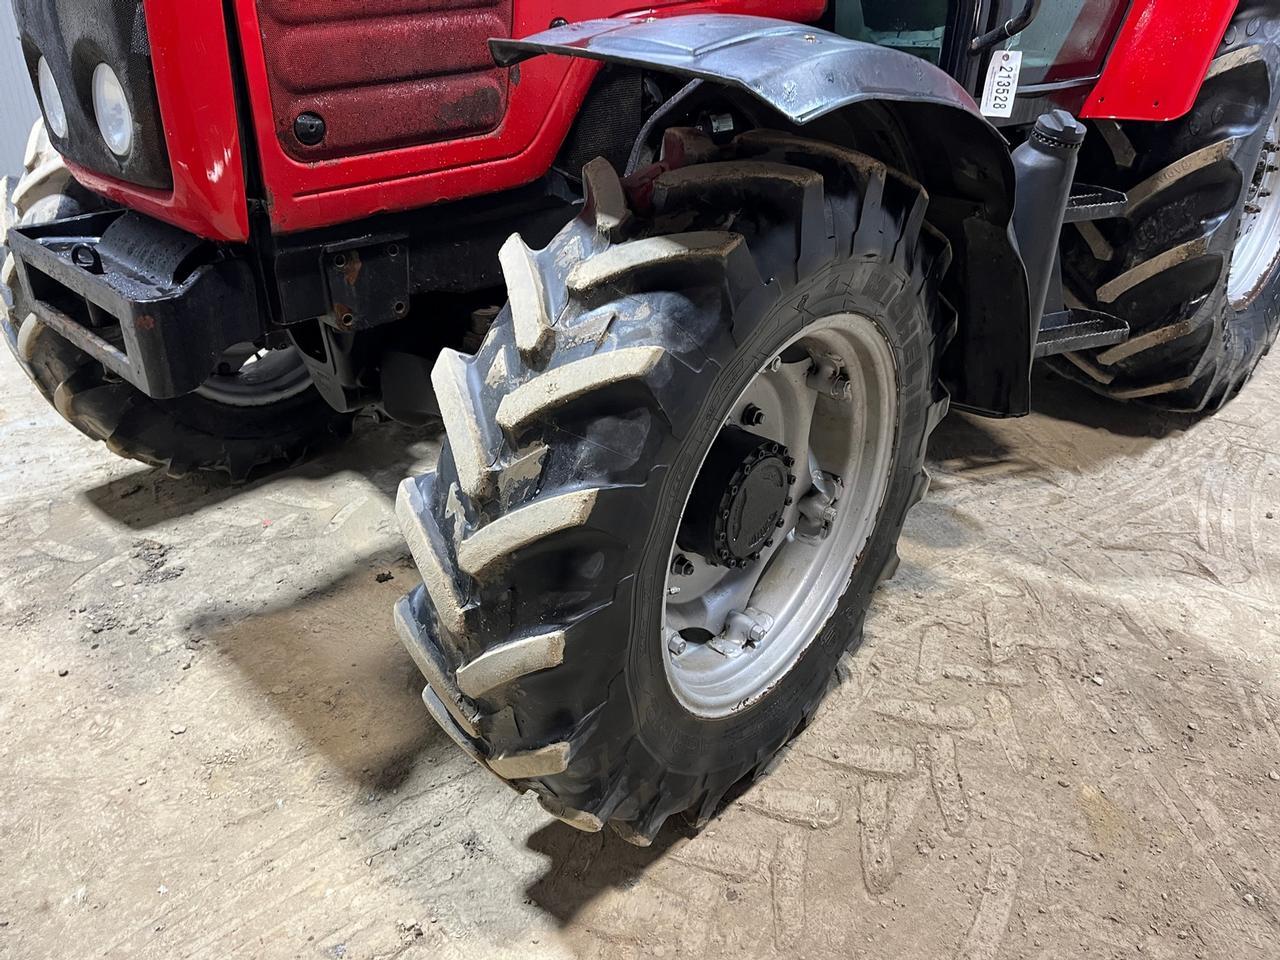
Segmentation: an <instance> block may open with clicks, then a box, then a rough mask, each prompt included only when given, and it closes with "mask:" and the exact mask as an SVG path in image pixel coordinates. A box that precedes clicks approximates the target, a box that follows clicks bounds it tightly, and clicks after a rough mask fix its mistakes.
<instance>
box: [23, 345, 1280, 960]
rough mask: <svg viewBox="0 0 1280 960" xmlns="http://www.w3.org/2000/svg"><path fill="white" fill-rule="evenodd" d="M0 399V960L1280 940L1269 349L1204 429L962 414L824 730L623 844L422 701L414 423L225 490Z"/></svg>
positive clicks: (838, 953) (1137, 418) (1128, 419)
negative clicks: (414, 609)
mask: <svg viewBox="0 0 1280 960" xmlns="http://www.w3.org/2000/svg"><path fill="white" fill-rule="evenodd" d="M0 387H2V389H0V444H2V449H3V452H2V453H0V583H2V584H3V586H2V587H0V636H2V637H3V638H4V641H5V643H4V652H5V658H4V665H3V667H0V676H3V680H2V681H0V957H4V958H14V960H19V958H20V960H36V958H44V957H48V958H58V960H65V958H78V957H111V958H125V957H128V958H187V957H201V958H204V957H208V958H226V957H263V958H275V957H298V958H327V960H342V958H391V957H406V958H411V957H423V958H427V957H430V958H432V960H435V958H441V960H450V958H486V960H487V958H495V957H497V958H500V957H521V958H524V957H534V958H541V957H568V956H586V957H592V956H607V957H609V958H610V960H629V958H640V957H644V958H651V957H686V956H690V957H692V956H696V957H702V958H720V957H725V958H728V957H732V958H739V960H740V958H755V957H788V958H793V957H815V958H817V957H840V958H848V957H858V958H868V960H872V958H886V960H888V958H894V960H903V958H909V960H916V958H925V960H931V958H955V960H996V958H1030V960H1057V958H1068V957H1069V958H1072V960H1089V958H1138V957H1154V958H1183V957H1186V958H1201V957H1202V958H1222V960H1228V958H1229V960H1249V958H1275V957H1277V956H1280V726H1278V722H1280V656H1278V655H1280V603H1278V602H1277V600H1278V596H1277V595H1278V594H1280V520H1277V519H1276V516H1277V515H1278V514H1280V476H1278V474H1280V416H1277V411H1280V360H1276V359H1274V358H1273V359H1272V360H1271V361H1270V362H1269V363H1267V364H1264V365H1263V368H1262V371H1261V373H1260V376H1259V378H1258V380H1257V381H1256V382H1255V383H1254V384H1253V385H1251V386H1250V387H1249V388H1248V389H1247V390H1246V391H1245V393H1244V395H1243V396H1242V397H1241V398H1240V399H1239V400H1237V401H1236V402H1234V403H1233V404H1231V406H1230V407H1228V408H1227V409H1226V410H1225V411H1223V412H1222V413H1221V414H1219V415H1218V416H1216V417H1214V418H1213V419H1211V420H1205V421H1202V422H1196V421H1194V420H1190V419H1183V418H1178V417H1168V416H1161V415H1157V414H1152V413H1150V412H1144V411H1142V410H1139V409H1132V408H1119V407H1114V406H1111V405H1108V404H1105V403H1102V402H1100V401H1097V400H1095V399H1093V398H1091V397H1089V396H1088V395H1086V394H1084V393H1082V392H1081V391H1079V390H1077V389H1075V388H1074V387H1072V386H1070V385H1067V384H1064V383H1061V382H1052V381H1048V380H1043V381H1042V382H1040V383H1038V384H1037V390H1038V397H1039V399H1038V402H1037V412H1036V414H1035V415H1034V416H1032V417H1030V418H1028V419H1025V420H1021V421H1011V422H1000V423H997V422H991V421H983V420H978V419H974V418H969V417H966V416H963V415H955V416H953V417H951V418H950V419H949V420H948V421H947V422H946V423H945V424H944V425H943V426H942V428H940V430H939V431H938V434H937V436H936V437H935V442H934V444H933V450H932V461H933V464H932V467H933V473H934V484H933V490H932V495H931V497H930V498H929V499H928V500H926V502H925V503H924V504H922V505H921V506H920V507H919V508H917V510H916V511H915V512H914V513H913V514H912V516H911V519H910V522H909V523H908V526H907V530H906V535H905V542H904V544H903V548H902V555H903V564H902V567H901V570H900V571H899V574H898V576H897V578H896V579H895V580H894V581H893V582H892V583H890V584H889V585H887V587H886V588H885V589H884V590H883V591H882V592H881V593H880V595H879V596H878V598H877V600H876V603H875V607H874V613H873V616H872V618H871V620H870V625H869V630H868V636H867V640H866V643H865V645H864V646H863V648H862V649H861V650H860V651H859V652H858V653H857V654H856V655H854V656H851V657H848V658H846V662H845V664H844V667H843V670H842V675H841V683H840V685H839V687H838V688H837V689H835V690H834V692H833V693H832V695H831V696H830V697H829V698H828V700H827V702H826V704H825V706H824V708H823V710H822V712H821V714H820V715H819V717H818V719H817V720H816V722H815V723H814V724H813V725H812V726H811V727H810V728H809V729H808V730H807V731H806V732H805V733H804V734H802V735H801V736H800V737H799V738H798V739H797V740H796V741H795V742H794V744H793V745H792V746H791V747H790V749H789V750H788V751H787V752H786V753H785V754H784V756H783V757H782V758H781V760H780V761H779V762H778V764H777V765H776V769H774V771H773V772H772V774H771V775H770V776H768V777H766V778H765V779H764V780H762V781H761V782H759V783H758V784H756V785H755V786H753V787H752V788H751V789H749V790H747V791H746V792H744V793H742V794H741V795H740V796H738V797H737V798H736V799H735V800H734V801H733V802H732V803H731V804H730V805H729V806H728V807H727V808H726V809H725V810H724V812H723V813H722V814H721V815H720V816H719V817H718V818H717V819H716V820H715V821H713V822H712V824H711V825H710V826H709V827H708V828H707V829H705V830H703V831H702V832H701V833H699V834H696V835H695V834H693V833H692V832H690V831H688V830H687V829H686V830H683V831H682V830H681V829H680V828H678V827H671V826H669V827H668V828H667V829H666V830H664V832H663V834H662V835H661V837H660V838H659V841H658V842H657V843H656V844H655V845H654V846H653V847H651V848H649V849H643V850H642V849H638V848H635V847H632V846H629V845H627V844H625V843H623V842H622V841H620V840H618V839H617V838H616V837H614V836H613V835H612V834H610V833H605V834H598V835H588V834H583V833H578V832H576V831H574V830H573V829H571V828H569V827H567V826H565V825H563V824H561V823H559V822H558V821H554V820H552V819H551V818H549V817H548V816H547V815H545V814H544V813H543V812H542V811H541V810H540V808H539V807H538V806H537V804H536V803H534V802H533V801H532V799H530V798H529V797H521V796H518V795H516V794H515V793H513V792H512V791H511V790H509V789H507V787H505V786H504V785H503V784H501V783H500V782H498V781H497V780H496V779H495V778H494V777H492V776H491V775H489V774H488V773H486V772H485V771H484V770H482V769H480V768H479V767H477V766H476V765H475V764H473V763H472V762H471V761H469V760H468V759H467V758H465V757H464V756H463V755H462V754H461V753H460V752H459V751H458V750H457V749H456V748H455V747H454V746H453V744H452V743H451V742H449V741H448V740H447V739H446V738H445V736H444V735H443V734H441V733H440V732H439V731H438V730H437V729H436V728H435V727H434V725H433V724H432V723H431V721H430V719H429V718H428V716H427V714H426V712H425V711H424V709H423V707H422V704H421V702H420V701H419V692H420V690H421V684H422V681H421V680H420V679H419V677H418V674H417V672H416V670H415V669H414V666H413V664H412V662H411V661H410V659H409V657H408V655H407V654H406V653H405V652H404V651H403V650H402V649H401V647H400V645H399V644H398V642H397V641H396V639H395V637H394V634H393V631H392V627H391V620H390V610H391V604H392V602H393V601H394V600H395V599H396V598H397V597H399V596H400V595H401V594H402V593H403V592H404V591H405V590H407V589H408V588H409V587H411V586H412V585H413V584H414V583H415V582H416V581H415V576H416V575H415V573H414V572H413V570H412V566H411V563H410V561H409V559H408V557H407V555H406V553H407V552H406V550H405V548H404V545H403V543H402V542H401V539H400V536H399V533H398V532H397V530H396V527H395V524H394V522H393V519H392V497H393V494H394V490H395V486H396V484H397V482H398V481H399V480H400V478H401V477H403V476H404V475H406V474H407V473H409V472H410V471H417V470H421V469H424V468H426V467H427V466H428V465H429V464H430V463H431V461H432V460H433V458H434V456H435V453H436V443H435V441H434V440H433V439H431V438H429V437H423V436H422V435H420V434H417V433H413V432H410V431H406V430H404V429H400V428H395V427H382V428H376V429H366V430H363V431H361V432H360V433H359V434H358V436H357V438H356V439H355V441H354V442H353V443H351V444H350V445H349V446H347V447H346V448H345V449H343V450H341V451H338V452H335V453H333V454H330V455H328V456H326V457H325V458H323V459H322V460H321V461H320V462H319V463H316V464H314V465H311V466H309V467H305V468H302V469H299V470H295V471H293V472H291V473H288V474H286V475H284V476H281V477H277V478H273V479H271V480H268V481H264V482H260V483H256V484H253V485H251V486H248V487H245V488H240V489H231V488H228V487H226V486H225V485H223V484H221V483H219V482H217V481H214V480H209V479H202V478H196V479H188V480H170V479H166V478H165V477H163V476H162V475H160V474H158V473H157V472H155V471H152V470H149V469H145V468H143V467H141V466H140V465H138V464H134V463H129V462H126V461H121V460H117V459H115V458H113V457H112V456H111V455H110V454H109V453H108V452H107V451H106V450H105V449H104V448H103V447H102V446H101V445H93V444H91V443H89V442H88V441H87V440H85V439H84V438H83V437H81V436H80V435H79V434H77V433H76V432H75V431H74V430H72V429H71V428H70V427H67V426H66V425H64V424H63V423H62V422H61V421H59V420H58V418H57V416H56V415H55V414H54V412H53V411H52V410H51V409H48V408H47V407H46V406H45V404H44V403H43V401H41V400H40V399H39V398H38V397H37V396H36V394H35V391H34V390H33V389H31V388H30V387H29V386H28V384H27V383H26V382H25V380H24V379H23V378H22V375H21V373H20V372H19V371H18V369H17V367H16V366H15V365H14V364H13V363H12V362H11V361H10V360H9V358H8V357H7V356H6V357H5V358H4V360H3V361H2V362H0Z"/></svg>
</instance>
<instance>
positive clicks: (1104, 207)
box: [1062, 183, 1129, 223]
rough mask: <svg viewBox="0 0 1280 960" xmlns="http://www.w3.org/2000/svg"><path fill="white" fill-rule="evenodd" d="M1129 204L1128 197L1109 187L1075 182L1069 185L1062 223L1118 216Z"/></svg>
mask: <svg viewBox="0 0 1280 960" xmlns="http://www.w3.org/2000/svg"><path fill="white" fill-rule="evenodd" d="M1128 205H1129V198H1128V197H1127V196H1125V195H1124V194H1123V193H1121V192H1120V191H1119V190H1112V189H1111V188H1110V187H1095V186H1093V185H1091V184H1088V183H1076V184H1073V185H1072V187H1071V196H1070V198H1068V200H1067V212H1066V216H1064V217H1063V221H1062V222H1063V223H1079V222H1080V221H1081V220H1105V219H1106V218H1107V217H1118V216H1120V215H1121V214H1123V213H1124V208H1125V207H1127V206H1128Z"/></svg>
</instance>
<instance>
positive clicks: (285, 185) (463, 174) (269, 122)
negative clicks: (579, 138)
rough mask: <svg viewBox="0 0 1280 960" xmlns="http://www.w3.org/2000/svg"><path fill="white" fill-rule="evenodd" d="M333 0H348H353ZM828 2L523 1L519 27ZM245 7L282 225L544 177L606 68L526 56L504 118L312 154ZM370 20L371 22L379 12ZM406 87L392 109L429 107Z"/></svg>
mask: <svg viewBox="0 0 1280 960" xmlns="http://www.w3.org/2000/svg"><path fill="white" fill-rule="evenodd" d="M333 2H336V3H338V4H342V3H343V2H345V0H333ZM392 2H395V0H382V4H383V5H385V4H387V3H392ZM400 5H401V6H406V5H412V0H400ZM417 5H418V6H421V2H419V3H418V4H417ZM311 6H313V7H314V6H315V4H312V5H311ZM824 6H825V3H824V0H696V2H679V0H668V2H665V3H657V4H654V5H652V6H651V7H649V8H647V9H644V10H640V11H636V10H631V11H627V9H626V8H625V7H623V8H620V9H602V8H601V6H600V4H599V3H598V2H594V0H566V2H565V3H563V4H560V5H556V6H555V7H554V8H552V7H551V6H550V5H547V4H543V3H531V2H522V3H517V4H516V6H515V12H514V18H513V22H512V30H511V32H512V33H513V34H514V35H515V36H526V35H528V34H531V33H537V32H538V31H540V30H543V29H545V28H546V27H547V26H548V24H549V23H550V21H551V19H552V18H553V17H556V16H559V17H564V18H565V19H568V20H585V19H591V18H596V17H604V16H614V15H620V14H623V13H626V12H630V13H632V14H633V15H636V16H668V15H672V14H675V13H692V12H695V11H696V12H706V11H712V10H714V11H718V12H723V13H755V14H761V15H768V16H772V17H777V18H782V19H788V20H798V21H806V20H814V19H817V17H818V16H820V15H821V13H822V10H823V8H824ZM235 8H236V13H237V17H238V19H239V21H240V24H241V35H242V37H243V38H244V62H245V69H246V72H247V74H248V83H249V95H250V100H251V103H252V106H253V120H254V125H255V129H256V132H257V136H258V145H259V150H260V152H261V156H260V161H261V164H262V173H263V179H264V181H265V183H266V188H267V191H268V204H269V206H270V210H271V222H272V225H273V227H274V228H275V229H276V230H277V231H280V232H288V231H296V230H304V229H308V228H311V227H320V226H326V225H329V224H333V223H340V222H344V221H348V220H355V219H359V218H361V217H367V216H370V215H372V214H375V213H380V212H383V211H389V210H405V209H411V208H414V207H420V206H424V205H426V204H430V203H435V202H438V201H441V200H456V199H461V198H463V197H470V196H477V195H481V194H486V193H492V192H495V191H498V190H505V189H509V188H511V187H516V186H519V185H521V184H524V183H528V182H530V181H531V180H534V179H536V178H537V177H539V176H541V175H542V174H544V173H545V172H546V171H547V170H548V169H549V168H550V166H551V162H552V160H554V158H555V155H556V152H557V151H558V150H559V148H560V145H561V144H562V143H563V141H564V138H565V135H566V134H567V133H568V132H569V127H570V125H571V124H572V123H573V119H574V117H575V116H576V115H577V112H578V108H579V107H580V106H581V104H582V100H583V98H584V97H585V96H586V93H587V90H588V88H589V87H590V85H591V80H592V78H593V77H594V76H595V73H596V71H597V69H598V65H596V64H592V63H587V62H584V61H574V62H568V61H565V60H562V59H558V58H556V57H539V58H537V59H535V60H532V61H530V62H528V63H524V64H521V66H520V68H519V73H518V75H513V76H512V77H511V79H510V82H509V84H508V87H507V103H506V107H505V112H504V113H503V115H502V117H501V120H500V122H499V123H498V125H497V126H496V127H494V128H493V129H492V130H490V131H488V132H486V133H481V134H478V135H475V136H467V137H462V138H458V139H450V140H444V141H441V142H437V143H423V144H419V145H416V146H407V147H402V148H400V149H393V150H384V151H380V152H376V153H365V154H359V155H354V156H343V157H341V158H334V159H329V160H320V161H317V162H303V161H300V160H298V159H296V158H295V157H294V156H292V155H291V151H290V150H289V149H287V148H286V146H285V142H282V140H283V139H284V138H282V137H281V135H280V133H281V131H280V123H281V122H282V121H283V120H284V118H283V117H281V119H280V120H279V121H278V120H277V111H276V107H275V105H274V104H273V101H272V76H271V73H270V71H269V69H268V62H267V57H266V54H265V52H264V49H263V44H262V43H261V42H259V41H258V40H256V39H254V38H258V37H261V36H262V35H263V33H262V22H261V19H260V9H259V0H235ZM312 16H313V17H314V16H315V13H314V12H313V13H312ZM364 23H365V25H366V29H367V26H368V24H369V20H367V19H366V20H365V21H364ZM406 28H407V23H406ZM473 76H474V75H473ZM402 95H403V97H404V100H403V101H400V102H399V103H398V104H397V102H395V101H393V102H392V103H390V104H389V105H387V106H384V109H391V110H393V111H395V110H400V111H402V112H410V111H420V110H422V109H424V108H423V107H422V106H421V105H420V104H418V103H417V102H416V99H415V98H417V97H420V96H421V94H420V93H418V92H415V91H413V90H411V89H406V90H404V91H403V94H402ZM287 136H288V135H287V134H286V138H287ZM288 139H291V138H288Z"/></svg>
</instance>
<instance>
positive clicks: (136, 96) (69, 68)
mask: <svg viewBox="0 0 1280 960" xmlns="http://www.w3.org/2000/svg"><path fill="white" fill-rule="evenodd" d="M13 10H14V14H15V16H16V18H17V21H18V35H19V37H20V38H21V40H22V52H23V55H24V56H25V58H26V61H27V69H28V70H29V71H30V73H31V82H32V86H33V87H35V88H36V89H37V90H38V89H39V85H38V83H37V81H36V65H37V64H38V63H39V62H40V58H41V57H42V56H43V57H44V58H45V59H46V60H48V61H49V69H50V70H51V71H52V72H53V77H54V80H56V81H57V84H58V91H59V92H60V93H61V94H62V102H63V105H64V106H65V108H66V111H67V136H66V137H65V138H58V137H53V133H52V131H50V136H51V137H53V142H54V146H55V147H57V149H58V151H59V152H60V153H61V154H62V155H63V156H65V157H66V158H67V159H68V160H70V161H72V162H73V163H77V164H79V165H80V166H82V167H86V168H87V169H89V170H92V171H94V172H95V173H100V174H103V175H105V176H109V177H114V178H116V179H118V180H124V181H126V182H128V183H135V184H138V185H140V186H144V187H156V188H159V189H165V188H168V187H170V186H172V183H173V180H172V176H171V174H170V170H169V157H168V154H167V152H166V150H165V146H164V131H163V129H162V127H161V123H160V108H159V106H158V104H157V102H156V83H155V76H154V75H153V73H152V70H151V44H150V42H149V41H148V39H147V23H146V19H145V17H144V16H143V12H142V2H141V0H13ZM99 63H106V64H108V65H109V66H110V67H111V69H113V70H114V71H115V72H116V75H117V76H119V78H120V83H121V84H122V85H123V86H124V89H125V93H126V95H127V96H128V98H129V107H130V109H131V110H132V111H133V120H134V130H133V148H132V150H131V151H130V153H129V155H128V156H127V157H117V156H116V155H115V154H114V153H112V152H111V151H110V150H109V149H108V148H107V145H106V144H105V143H104V142H103V140H102V134H101V133H99V132H98V124H97V121H96V120H95V119H94V115H93V88H92V78H93V70H94V68H95V67H96V66H97V65H98V64H99Z"/></svg>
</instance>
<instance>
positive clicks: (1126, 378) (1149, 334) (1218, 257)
mask: <svg viewBox="0 0 1280 960" xmlns="http://www.w3.org/2000/svg"><path fill="white" fill-rule="evenodd" d="M1277 151H1280V3H1277V2H1276V0H1268V2H1265V3H1257V2H1253V3H1244V4H1242V5H1241V8H1240V10H1239V12H1238V13H1237V15H1236V17H1235V19H1234V21H1233V22H1232V24H1231V26H1230V27H1229V28H1228V30H1227V33H1226V36H1225V38H1224V40H1223V45H1222V48H1221V50H1220V51H1219V53H1218V56H1217V58H1216V59H1215V60H1214V61H1213V63H1212V65H1211V66H1210V68H1209V72H1208V76H1207V78H1206V79H1205V82H1204V86H1203V87H1202V89H1201V91H1200V94H1199V97H1198V99H1197V101H1196V103H1195V105H1194V106H1193V107H1192V109H1191V111H1190V112H1189V113H1188V114H1187V115H1186V116H1184V117H1181V118H1180V119H1177V120H1174V121H1171V122H1169V123H1115V122H1112V121H1100V122H1098V123H1097V124H1096V128H1095V130H1094V131H1092V132H1091V134H1090V137H1089V141H1088V142H1087V144H1086V152H1085V154H1084V155H1083V156H1082V158H1081V166H1080V172H1079V177H1080V179H1082V180H1086V181H1089V182H1100V183H1103V184H1106V185H1109V186H1114V187H1117V188H1119V189H1122V190H1124V191H1125V192H1127V193H1128V195H1129V206H1128V209H1127V210H1126V212H1125V215H1124V216H1123V217H1122V218H1118V219H1115V220H1109V221H1103V222H1100V223H1097V224H1094V223H1080V224H1077V225H1076V229H1074V230H1073V229H1071V228H1068V230H1067V232H1066V233H1065V234H1064V245H1063V267H1064V279H1065V281H1066V284H1067V288H1068V289H1069V290H1070V291H1071V292H1072V293H1073V294H1074V295H1075V297H1076V299H1077V301H1079V302H1080V304H1082V305H1083V306H1085V307H1088V308H1092V309H1097V310H1102V311H1105V312H1108V313H1112V314H1115V315H1117V316H1119V317H1121V318H1123V319H1124V320H1127V321H1128V323H1129V326H1130V330H1131V336H1130V339H1129V340H1127V341H1126V342H1125V343H1122V344H1119V345H1116V346H1113V347H1106V348H1103V349H1100V350H1091V351H1085V352H1081V353H1077V354H1068V355H1066V356H1064V357H1060V358H1055V359H1054V360H1053V361H1051V362H1052V363H1053V364H1054V366H1055V368H1056V369H1057V370H1058V371H1059V372H1061V373H1064V374H1066V375H1067V376H1069V377H1071V378H1072V379H1075V380H1077V381H1079V382H1081V383H1084V384H1086V385H1087V386H1089V387H1090V388H1092V389H1093V390H1096V391H1097V392H1099V393H1101V394H1104V395H1106V396H1109V397H1112V398H1114V399H1117V400H1132V401H1139V402H1142V403H1144V404H1147V405H1151V406H1157V407H1161V408H1164V409H1168V410H1174V411H1181V412H1200V411H1209V412H1212V411H1214V410H1217V409H1218V408H1220V407H1221V406H1222V405H1223V404H1225V403H1227V402H1228V401H1229V400H1231V399H1232V398H1233V397H1234V396H1235V395H1236V394H1237V393H1239V391H1240V389H1241V387H1243V386H1244V384H1245V383H1246V382H1247V381H1248V379H1249V377H1250V376H1251V375H1252V374H1253V371H1254V369H1255V368H1256V367H1257V365H1258V362H1259V361H1260V360H1261V359H1262V357H1263V356H1264V355H1266V353H1267V352H1268V350H1269V349H1270V347H1271V344H1272V343H1273V342H1274V341H1275V338H1276V332H1277V330H1280V152H1277Z"/></svg>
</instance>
